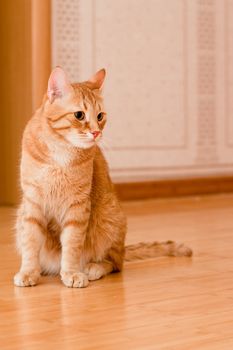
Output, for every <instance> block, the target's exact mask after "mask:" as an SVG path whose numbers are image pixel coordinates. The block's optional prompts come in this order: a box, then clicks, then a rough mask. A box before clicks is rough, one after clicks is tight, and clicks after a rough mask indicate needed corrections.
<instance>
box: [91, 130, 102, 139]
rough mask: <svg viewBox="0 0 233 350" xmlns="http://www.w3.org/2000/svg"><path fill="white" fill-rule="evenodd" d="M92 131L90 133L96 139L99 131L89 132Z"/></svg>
mask: <svg viewBox="0 0 233 350" xmlns="http://www.w3.org/2000/svg"><path fill="white" fill-rule="evenodd" d="M91 133H92V135H93V136H94V139H96V138H97V137H98V136H99V134H100V131H97V130H96V131H92V132H91Z"/></svg>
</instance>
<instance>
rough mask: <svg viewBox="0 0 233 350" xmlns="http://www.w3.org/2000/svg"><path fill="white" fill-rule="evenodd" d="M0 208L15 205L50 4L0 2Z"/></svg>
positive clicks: (43, 64) (43, 62) (46, 52)
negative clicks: (21, 153)
mask: <svg viewBox="0 0 233 350" xmlns="http://www.w3.org/2000/svg"><path fill="white" fill-rule="evenodd" d="M0 28H1V30H0V32H1V55H0V64H1V84H0V106H1V116H0V123H1V124H0V155H1V172H0V203H4V204H11V203H15V202H16V201H17V198H18V195H19V191H18V173H19V154H20V142H21V137H22V131H23V128H24V126H25V123H26V121H27V120H28V119H29V117H30V116H31V114H32V111H33V110H34V109H35V107H36V106H38V104H39V101H40V100H41V97H42V94H43V93H44V91H45V88H46V80H47V77H48V75H49V70H50V1H47V0H40V1H37V0H32V1H30V0H7V1H0Z"/></svg>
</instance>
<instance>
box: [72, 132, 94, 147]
mask: <svg viewBox="0 0 233 350" xmlns="http://www.w3.org/2000/svg"><path fill="white" fill-rule="evenodd" d="M66 140H67V141H68V142H69V143H70V144H71V145H72V146H74V147H77V148H83V149H87V148H91V147H93V146H94V145H95V141H94V140H92V139H85V140H82V139H80V137H78V135H77V134H73V133H70V134H68V135H66Z"/></svg>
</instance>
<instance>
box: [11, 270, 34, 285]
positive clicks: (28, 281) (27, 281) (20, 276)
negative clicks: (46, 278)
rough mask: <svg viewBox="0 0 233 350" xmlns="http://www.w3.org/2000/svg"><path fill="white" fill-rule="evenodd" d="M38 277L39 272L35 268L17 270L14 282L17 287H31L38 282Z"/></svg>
mask: <svg viewBox="0 0 233 350" xmlns="http://www.w3.org/2000/svg"><path fill="white" fill-rule="evenodd" d="M39 278H40V272H39V271H37V270H34V271H27V272H26V271H25V272H24V271H19V272H18V273H17V274H16V275H15V276H14V284H15V285H16V286H18V287H31V286H35V285H36V284H37V283H38V280H39Z"/></svg>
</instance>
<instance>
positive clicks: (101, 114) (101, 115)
mask: <svg viewBox="0 0 233 350" xmlns="http://www.w3.org/2000/svg"><path fill="white" fill-rule="evenodd" d="M103 117H104V114H103V113H99V114H98V115H97V120H98V122H101V120H102V119H103Z"/></svg>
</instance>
